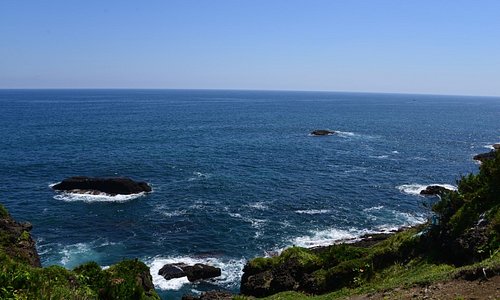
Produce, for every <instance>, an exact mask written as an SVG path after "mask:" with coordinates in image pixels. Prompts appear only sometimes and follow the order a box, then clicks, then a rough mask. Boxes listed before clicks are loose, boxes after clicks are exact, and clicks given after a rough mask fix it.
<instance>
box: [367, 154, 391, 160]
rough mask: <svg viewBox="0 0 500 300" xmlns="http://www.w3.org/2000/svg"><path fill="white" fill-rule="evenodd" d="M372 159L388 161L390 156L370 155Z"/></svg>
mask: <svg viewBox="0 0 500 300" xmlns="http://www.w3.org/2000/svg"><path fill="white" fill-rule="evenodd" d="M370 158H378V159H386V158H389V155H376V156H375V155H370Z"/></svg>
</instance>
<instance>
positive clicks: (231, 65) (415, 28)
mask: <svg viewBox="0 0 500 300" xmlns="http://www.w3.org/2000/svg"><path fill="white" fill-rule="evenodd" d="M0 88H199V89H204V88H211V89H279V90H331V91H360V92H404V93H433V94H462V95H500V1H497V0H492V1H483V0H470V1H460V0H448V1H446V0H429V1H427V0H418V1H416V0H415V1H410V0H407V1H405V0H391V1H389V0H387V1H383V0H372V1H368V0H363V1H362V0H343V1H341V0H338V1H334V0H325V1H323V0H302V1H294V0H280V1H278V0H276V1H273V0H247V1H239V0H210V1H208V0H206V1H204V0H198V1H191V0H179V1H166V0H165V1H103V0H101V1H89V0H86V1H76V0H63V1H59V0H51V1H48V0H47V1H40V0H33V1H23V0H0Z"/></svg>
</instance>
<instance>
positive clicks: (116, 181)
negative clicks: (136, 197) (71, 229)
mask: <svg viewBox="0 0 500 300" xmlns="http://www.w3.org/2000/svg"><path fill="white" fill-rule="evenodd" d="M52 188H53V189H54V190H56V191H64V192H69V193H76V194H101V193H106V194H109V195H111V196H115V195H131V194H139V193H148V192H151V186H150V185H149V184H148V183H147V182H144V181H134V180H132V179H130V178H126V177H109V178H101V177H87V176H75V177H70V178H66V179H64V180H63V181H61V182H59V183H57V184H55V185H54V186H52Z"/></svg>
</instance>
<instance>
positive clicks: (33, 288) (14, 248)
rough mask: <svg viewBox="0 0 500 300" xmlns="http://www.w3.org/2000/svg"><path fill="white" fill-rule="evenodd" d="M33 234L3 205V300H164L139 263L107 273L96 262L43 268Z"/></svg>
mask: <svg viewBox="0 0 500 300" xmlns="http://www.w3.org/2000/svg"><path fill="white" fill-rule="evenodd" d="M30 230H31V225H30V224H29V223H19V222H17V221H15V220H14V219H13V218H12V217H11V216H10V215H9V213H8V211H7V210H6V209H5V207H4V206H3V205H1V204H0V299H143V300H153V299H157V300H158V299H160V297H159V296H158V295H157V294H156V292H155V290H154V286H153V283H152V279H151V275H150V273H149V268H148V267H147V266H146V265H145V264H144V263H142V262H140V261H138V260H124V261H121V262H119V263H117V264H115V265H113V266H111V267H110V268H108V269H106V270H102V269H101V267H100V266H99V265H97V264H96V263H95V262H89V263H86V264H83V265H81V266H79V267H77V268H75V269H74V270H67V269H65V268H63V267H60V266H50V267H46V268H42V267H41V264H40V259H39V257H38V253H37V251H36V248H35V243H34V241H33V239H32V238H31V235H30V233H29V231H30Z"/></svg>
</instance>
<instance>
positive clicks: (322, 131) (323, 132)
mask: <svg viewBox="0 0 500 300" xmlns="http://www.w3.org/2000/svg"><path fill="white" fill-rule="evenodd" d="M335 133H336V132H335V131H333V130H327V129H318V130H313V131H311V135H314V136H323V135H332V134H335Z"/></svg>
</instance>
